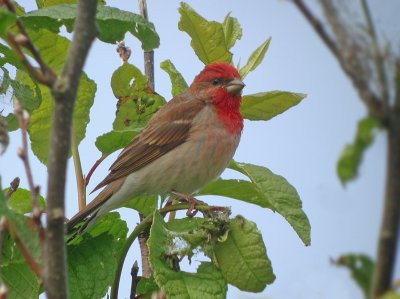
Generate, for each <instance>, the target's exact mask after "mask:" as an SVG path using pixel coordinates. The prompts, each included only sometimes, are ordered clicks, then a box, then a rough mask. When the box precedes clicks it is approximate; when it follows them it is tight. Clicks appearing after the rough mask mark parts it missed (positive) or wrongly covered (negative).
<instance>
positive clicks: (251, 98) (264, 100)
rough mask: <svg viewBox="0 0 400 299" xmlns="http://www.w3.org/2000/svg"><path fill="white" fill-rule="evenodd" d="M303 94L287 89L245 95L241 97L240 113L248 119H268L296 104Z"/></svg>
mask: <svg viewBox="0 0 400 299" xmlns="http://www.w3.org/2000/svg"><path fill="white" fill-rule="evenodd" d="M305 96H306V95H305V94H301V93H292V92H287V91H270V92H260V93H256V94H252V95H246V96H244V97H243V99H242V104H241V107H240V113H241V114H242V115H243V117H244V118H245V119H249V120H270V119H271V118H273V117H275V116H277V115H278V114H281V113H283V112H285V111H286V110H287V109H289V108H291V107H293V106H296V105H297V104H298V103H300V101H301V100H302V99H304V98H305Z"/></svg>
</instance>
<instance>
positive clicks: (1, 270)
mask: <svg viewBox="0 0 400 299" xmlns="http://www.w3.org/2000/svg"><path fill="white" fill-rule="evenodd" d="M15 250H18V249H17V248H15ZM0 277H1V280H2V281H3V282H4V284H5V285H6V287H7V289H8V294H7V298H18V299H37V298H38V297H39V289H40V284H39V281H38V280H37V278H36V275H35V273H33V272H32V270H31V269H30V268H29V266H28V265H27V264H26V263H25V261H23V260H20V261H12V262H10V263H7V264H6V265H0Z"/></svg>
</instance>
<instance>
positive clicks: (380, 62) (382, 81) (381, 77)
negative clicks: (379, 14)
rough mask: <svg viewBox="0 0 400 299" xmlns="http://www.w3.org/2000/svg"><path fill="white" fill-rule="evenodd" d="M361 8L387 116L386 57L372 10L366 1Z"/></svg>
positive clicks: (362, 2)
mask: <svg viewBox="0 0 400 299" xmlns="http://www.w3.org/2000/svg"><path fill="white" fill-rule="evenodd" d="M361 6H362V9H363V12H364V16H365V20H366V23H367V28H368V33H369V35H370V37H371V41H372V47H373V49H374V55H373V60H374V63H375V68H376V71H377V73H378V81H379V88H380V92H381V100H382V103H383V109H384V111H385V114H387V112H388V109H389V84H388V79H387V76H386V72H385V69H384V68H385V61H384V57H383V55H382V53H381V51H380V48H379V41H378V38H377V36H376V32H375V27H374V23H373V22H372V18H371V13H370V9H369V7H368V3H367V1H366V0H361Z"/></svg>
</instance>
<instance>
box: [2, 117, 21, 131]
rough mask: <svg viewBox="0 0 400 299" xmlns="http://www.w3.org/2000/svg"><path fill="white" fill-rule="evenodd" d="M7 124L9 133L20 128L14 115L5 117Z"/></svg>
mask: <svg viewBox="0 0 400 299" xmlns="http://www.w3.org/2000/svg"><path fill="white" fill-rule="evenodd" d="M4 119H5V120H6V123H7V130H8V132H12V131H15V130H17V129H18V128H19V124H18V119H17V117H16V116H15V114H13V113H9V114H8V115H7V116H6V117H4Z"/></svg>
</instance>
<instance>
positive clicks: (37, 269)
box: [6, 220, 42, 279]
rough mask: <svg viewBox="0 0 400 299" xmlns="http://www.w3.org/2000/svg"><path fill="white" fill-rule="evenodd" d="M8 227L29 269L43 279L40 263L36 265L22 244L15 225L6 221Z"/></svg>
mask: <svg viewBox="0 0 400 299" xmlns="http://www.w3.org/2000/svg"><path fill="white" fill-rule="evenodd" d="M6 226H7V229H8V231H9V232H10V235H11V237H12V238H13V239H14V242H15V244H16V245H17V247H18V249H19V251H20V252H21V254H22V256H23V257H24V259H25V261H26V263H27V264H28V266H29V268H31V270H32V271H33V272H34V273H35V274H36V276H37V277H38V278H39V279H40V278H42V269H41V268H40V266H39V265H38V263H36V261H35V259H34V258H33V256H32V255H31V253H30V252H29V250H28V248H26V246H25V244H24V243H23V242H22V240H21V238H20V237H19V235H18V232H17V231H16V228H15V227H14V225H13V223H12V222H9V221H7V220H6Z"/></svg>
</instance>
